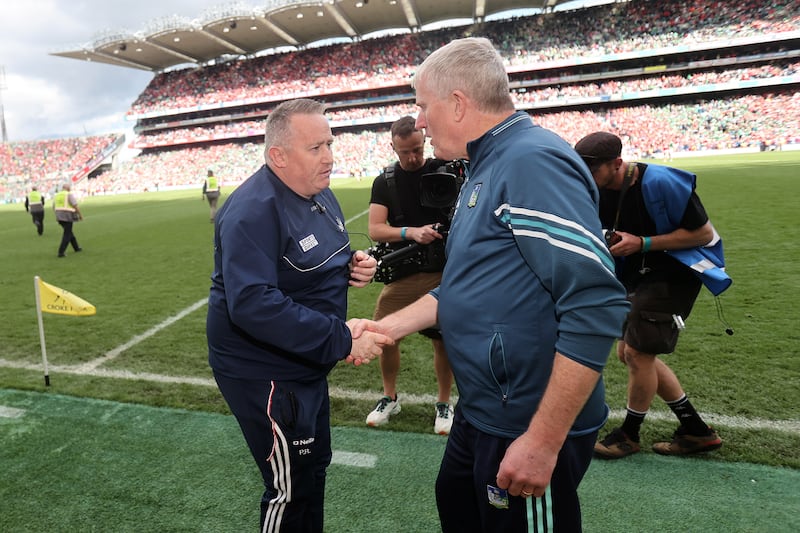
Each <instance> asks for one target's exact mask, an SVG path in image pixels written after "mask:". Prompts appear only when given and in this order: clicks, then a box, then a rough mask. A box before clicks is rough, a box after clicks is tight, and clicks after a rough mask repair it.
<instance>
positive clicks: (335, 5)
mask: <svg viewBox="0 0 800 533" xmlns="http://www.w3.org/2000/svg"><path fill="white" fill-rule="evenodd" d="M567 1H568V0H318V1H316V2H315V1H303V0H300V1H296V0H295V1H292V0H262V6H263V7H253V6H246V5H244V4H242V3H237V4H231V5H226V6H218V7H215V8H212V9H209V10H206V11H204V12H203V13H202V14H201V15H200V16H199V17H198V18H197V19H194V20H190V19H187V18H184V17H178V16H171V17H166V18H163V19H158V20H155V21H153V22H151V23H149V24H148V27H147V28H145V29H144V30H142V31H138V32H132V31H128V30H115V31H106V32H105V33H104V34H102V35H100V36H99V37H97V39H96V40H95V41H94V42H92V43H89V44H85V45H83V46H79V47H73V48H71V49H67V50H62V51H56V52H52V53H51V55H54V56H60V57H68V58H72V59H79V60H83V61H94V62H97V63H106V64H111V65H117V66H121V67H129V68H136V69H141V70H149V71H154V72H160V71H163V70H166V69H169V68H171V67H175V66H178V65H184V64H191V63H194V64H207V63H209V62H210V61H213V60H216V59H219V58H226V57H235V56H248V55H254V54H256V53H258V52H261V51H264V50H271V49H278V48H282V47H295V48H303V47H305V46H306V45H308V44H311V43H316V42H318V41H324V40H327V39H335V38H350V39H353V40H359V39H361V38H363V36H365V35H369V34H371V33H374V32H378V31H383V30H393V29H404V30H411V31H418V30H419V29H420V28H421V27H424V26H426V25H429V24H432V23H436V22H442V21H445V20H451V19H472V20H483V19H484V18H485V17H487V16H490V15H493V14H496V13H502V12H504V11H509V10H513V9H541V10H549V9H552V8H554V7H555V6H556V5H558V4H562V3H565V2H567Z"/></svg>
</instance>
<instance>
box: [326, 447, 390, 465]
mask: <svg viewBox="0 0 800 533" xmlns="http://www.w3.org/2000/svg"><path fill="white" fill-rule="evenodd" d="M377 462H378V458H377V457H376V456H374V455H372V454H369V453H356V452H342V451H339V450H333V457H332V458H331V464H337V465H344V466H357V467H360V468H375V464H376V463H377Z"/></svg>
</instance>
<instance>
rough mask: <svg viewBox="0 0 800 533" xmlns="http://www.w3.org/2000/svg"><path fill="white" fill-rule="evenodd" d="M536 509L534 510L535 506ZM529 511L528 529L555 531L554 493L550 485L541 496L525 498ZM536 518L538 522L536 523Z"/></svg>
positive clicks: (542, 532) (537, 531)
mask: <svg viewBox="0 0 800 533" xmlns="http://www.w3.org/2000/svg"><path fill="white" fill-rule="evenodd" d="M534 505H535V506H536V510H535V512H534V507H533V506H534ZM525 508H526V510H527V513H528V523H527V524H526V527H527V531H529V532H531V533H547V532H548V531H553V530H554V529H553V495H552V493H551V492H550V487H549V486H548V487H547V488H546V489H545V490H544V494H542V497H541V498H525ZM534 518H535V520H536V522H535V523H534ZM545 518H547V521H546V525H545Z"/></svg>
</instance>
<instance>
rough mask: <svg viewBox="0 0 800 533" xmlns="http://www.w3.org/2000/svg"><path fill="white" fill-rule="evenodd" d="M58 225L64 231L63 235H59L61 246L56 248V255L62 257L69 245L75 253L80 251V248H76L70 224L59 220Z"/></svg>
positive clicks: (76, 243) (76, 244)
mask: <svg viewBox="0 0 800 533" xmlns="http://www.w3.org/2000/svg"><path fill="white" fill-rule="evenodd" d="M58 223H59V224H60V225H61V227H62V228H63V229H64V233H63V234H62V235H61V244H60V245H59V247H58V255H64V252H66V251H67V246H69V245H70V244H71V245H72V249H73V250H75V251H76V252H77V251H78V250H80V249H81V247H80V246H78V239H76V238H75V235H73V233H72V222H64V221H63V220H59V221H58Z"/></svg>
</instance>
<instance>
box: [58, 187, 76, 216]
mask: <svg viewBox="0 0 800 533" xmlns="http://www.w3.org/2000/svg"><path fill="white" fill-rule="evenodd" d="M53 209H55V210H56V211H69V212H71V213H73V212H75V208H74V207H72V206H71V205H69V191H60V192H57V193H56V195H55V196H54V197H53Z"/></svg>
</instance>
